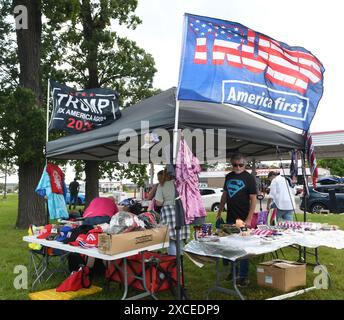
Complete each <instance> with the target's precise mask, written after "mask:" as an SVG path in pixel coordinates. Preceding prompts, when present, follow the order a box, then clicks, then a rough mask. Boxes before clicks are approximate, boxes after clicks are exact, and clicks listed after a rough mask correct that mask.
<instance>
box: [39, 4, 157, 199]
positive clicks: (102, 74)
mask: <svg viewBox="0 0 344 320" xmlns="http://www.w3.org/2000/svg"><path fill="white" fill-rule="evenodd" d="M58 4H59V5H55V6H54V7H53V8H51V7H50V5H48V4H46V6H47V8H46V10H45V13H46V15H47V17H48V19H50V20H49V25H50V27H51V29H52V30H60V32H58V34H57V35H56V38H55V39H54V33H51V32H48V31H47V34H49V35H50V38H49V39H50V41H51V42H53V43H59V46H58V47H56V48H57V51H58V53H57V55H60V53H61V49H60V48H61V47H62V48H64V51H63V58H62V60H61V61H60V66H59V67H60V68H62V71H61V74H63V73H64V74H68V76H67V78H68V81H69V82H71V83H74V84H77V86H79V87H82V88H98V87H110V88H114V89H115V90H116V91H117V92H118V93H119V95H120V102H121V105H122V106H127V105H130V104H133V103H135V102H137V101H139V100H141V99H143V98H146V97H148V96H151V95H152V94H153V93H155V92H154V90H152V79H153V76H154V73H155V72H156V69H155V68H154V59H153V57H152V56H151V55H150V54H147V53H146V52H145V51H144V50H143V49H141V48H139V47H138V46H137V45H136V43H135V42H133V41H131V40H129V39H127V38H123V37H120V36H119V34H118V33H117V32H116V31H114V30H113V23H114V21H116V22H118V23H119V24H120V25H122V24H123V25H125V26H127V27H128V28H131V29H135V28H136V26H137V25H138V24H139V23H141V20H140V19H139V18H138V17H137V16H136V15H134V14H133V13H132V12H134V11H135V9H136V7H137V0H117V1H111V0H101V1H90V0H82V1H72V4H71V8H66V6H65V2H64V1H58ZM68 10H69V11H68ZM67 11H68V12H72V14H70V17H69V18H68V19H65V18H66V15H63V12H67ZM57 38H58V39H57ZM64 65H68V67H66V68H64V69H63V66H64ZM99 166H101V168H105V167H108V166H109V164H106V165H105V164H101V165H100V163H99V162H97V161H86V163H85V166H84V167H83V168H84V170H85V173H86V205H87V204H88V203H89V202H90V200H91V199H92V198H94V197H95V196H97V195H98V179H99V177H100V176H101V175H102V172H101V170H102V169H100V167H99ZM116 166H117V168H118V167H120V169H119V170H124V171H123V174H124V175H125V174H127V173H128V171H126V169H125V168H127V166H126V165H119V164H113V166H112V170H115V169H116ZM128 167H130V168H131V169H133V168H134V167H133V166H132V165H131V166H128ZM108 171H109V170H108ZM142 171H143V169H142V168H141V166H138V168H137V170H135V171H134V172H136V173H139V172H142ZM125 172H127V173H125ZM136 178H137V177H135V179H136ZM138 179H139V180H140V179H142V177H138Z"/></svg>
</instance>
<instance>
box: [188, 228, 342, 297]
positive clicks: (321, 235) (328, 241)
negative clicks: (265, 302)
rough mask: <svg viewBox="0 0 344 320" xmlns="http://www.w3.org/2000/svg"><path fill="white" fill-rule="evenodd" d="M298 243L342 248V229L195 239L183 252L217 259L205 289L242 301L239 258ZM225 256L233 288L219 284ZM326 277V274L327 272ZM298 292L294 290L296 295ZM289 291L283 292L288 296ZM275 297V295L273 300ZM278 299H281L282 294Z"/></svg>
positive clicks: (310, 246)
mask: <svg viewBox="0 0 344 320" xmlns="http://www.w3.org/2000/svg"><path fill="white" fill-rule="evenodd" d="M293 245H299V246H302V247H306V248H313V249H314V248H318V247H320V246H324V247H329V248H334V249H344V231H341V230H332V231H321V230H319V231H302V232H290V233H288V234H284V235H281V236H276V237H274V238H270V240H269V239H268V238H264V237H259V236H256V235H255V236H248V237H243V236H240V235H231V236H227V237H220V238H219V241H217V242H211V241H196V240H192V241H191V242H189V243H188V244H187V245H186V247H185V248H184V251H185V252H186V253H192V254H194V255H199V256H204V257H212V258H216V278H215V284H214V286H213V287H211V288H210V289H209V290H208V297H209V294H210V293H211V292H213V291H219V292H222V293H226V294H231V295H235V296H238V297H239V298H240V299H242V300H244V299H245V297H244V296H243V294H242V293H241V292H240V290H239V288H238V287H237V285H236V267H237V265H238V263H239V261H240V259H244V258H249V257H252V256H257V255H261V254H265V253H271V252H274V251H276V250H278V249H281V248H285V247H289V246H293ZM221 259H228V260H229V261H230V262H231V263H232V281H233V288H234V290H230V289H227V288H224V287H222V286H221V283H220V260H221ZM328 276H329V275H328ZM314 289H316V287H315V286H313V287H310V288H307V289H304V290H300V292H301V291H302V293H304V292H307V291H310V290H314ZM298 294H300V293H298V292H295V295H298ZM290 295H291V294H287V295H283V296H285V297H287V296H288V297H289V296H290ZM276 298H277V297H274V299H276ZM281 298H283V297H282V296H281Z"/></svg>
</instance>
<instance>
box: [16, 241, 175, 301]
mask: <svg viewBox="0 0 344 320" xmlns="http://www.w3.org/2000/svg"><path fill="white" fill-rule="evenodd" d="M23 241H25V242H28V243H35V244H40V245H42V246H44V247H48V248H53V249H59V250H63V251H66V252H69V253H80V254H84V255H87V256H89V257H93V258H98V259H102V260H105V261H112V262H114V263H115V260H117V259H123V266H122V267H120V266H118V265H116V263H115V266H116V268H119V269H120V270H121V271H122V272H123V276H124V292H123V296H122V300H124V299H128V300H135V299H141V298H143V297H146V296H152V297H153V298H154V299H156V297H155V296H154V294H152V293H151V292H150V291H149V290H148V289H147V286H146V279H145V274H146V272H145V261H144V255H143V253H144V252H145V251H154V250H159V249H162V248H167V247H168V246H169V242H162V243H159V244H155V245H151V246H147V247H144V248H140V249H135V250H131V251H126V252H123V253H119V254H116V255H106V254H102V253H99V252H98V249H97V248H90V249H85V248H81V247H75V246H71V245H68V244H64V243H62V242H58V241H49V240H45V239H37V238H36V236H25V237H23ZM135 254H141V261H142V272H143V279H142V283H143V286H144V289H145V292H143V293H141V294H138V295H136V296H133V297H130V298H127V295H128V274H127V260H126V258H127V257H130V256H133V255H135ZM47 267H48V266H47V265H45V266H44V268H43V270H42V271H41V272H40V274H39V275H38V276H37V279H35V282H37V281H38V280H39V278H40V277H42V276H43V274H44V273H45V271H46V270H47Z"/></svg>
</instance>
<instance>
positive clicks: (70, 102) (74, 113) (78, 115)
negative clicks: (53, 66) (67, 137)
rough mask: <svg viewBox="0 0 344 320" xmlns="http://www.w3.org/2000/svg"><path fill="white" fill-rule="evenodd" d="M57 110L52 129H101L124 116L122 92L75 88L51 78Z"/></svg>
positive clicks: (70, 131) (51, 122) (77, 130)
mask: <svg viewBox="0 0 344 320" xmlns="http://www.w3.org/2000/svg"><path fill="white" fill-rule="evenodd" d="M50 88H51V94H52V99H53V113H52V116H51V120H50V124H49V130H51V129H58V130H63V131H67V132H68V133H70V134H75V133H81V132H85V131H89V130H93V129H97V128H100V127H103V126H106V125H109V124H111V123H113V122H114V121H115V120H116V119H119V118H120V117H121V111H120V110H119V103H118V94H117V92H116V91H114V90H111V89H103V88H95V89H86V90H75V89H73V88H70V87H67V86H66V85H63V84H60V83H58V82H55V81H52V80H50Z"/></svg>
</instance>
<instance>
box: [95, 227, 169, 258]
mask: <svg viewBox="0 0 344 320" xmlns="http://www.w3.org/2000/svg"><path fill="white" fill-rule="evenodd" d="M168 240H169V232H168V228H167V227H162V228H154V229H147V230H143V231H133V232H128V233H121V234H106V233H102V234H100V235H99V238H98V250H99V252H100V253H103V254H108V255H115V254H119V253H122V252H127V251H131V250H135V249H140V248H144V247H147V246H152V245H155V244H159V243H166V242H168Z"/></svg>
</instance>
